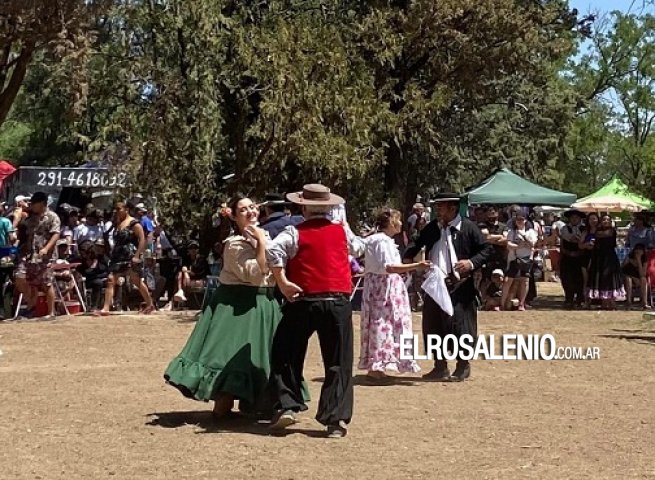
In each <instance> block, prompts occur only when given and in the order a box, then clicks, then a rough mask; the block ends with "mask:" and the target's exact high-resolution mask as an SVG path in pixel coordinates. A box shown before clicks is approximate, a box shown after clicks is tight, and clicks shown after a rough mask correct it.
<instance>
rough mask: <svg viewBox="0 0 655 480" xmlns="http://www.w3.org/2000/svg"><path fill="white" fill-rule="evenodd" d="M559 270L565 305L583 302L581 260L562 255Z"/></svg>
mask: <svg viewBox="0 0 655 480" xmlns="http://www.w3.org/2000/svg"><path fill="white" fill-rule="evenodd" d="M559 269H560V280H561V282H562V289H563V290H564V299H565V301H566V303H568V304H573V302H577V303H582V302H584V279H583V277H582V260H581V258H579V257H570V256H568V255H562V259H561V260H560V267H559Z"/></svg>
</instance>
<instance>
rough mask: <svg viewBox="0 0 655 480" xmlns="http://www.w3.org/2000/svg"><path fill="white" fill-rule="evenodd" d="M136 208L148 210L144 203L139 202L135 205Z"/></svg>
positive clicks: (143, 210)
mask: <svg viewBox="0 0 655 480" xmlns="http://www.w3.org/2000/svg"><path fill="white" fill-rule="evenodd" d="M134 209H135V210H138V211H140V212H147V211H148V209H147V208H146V205H145V204H144V203H137V204H136V205H134Z"/></svg>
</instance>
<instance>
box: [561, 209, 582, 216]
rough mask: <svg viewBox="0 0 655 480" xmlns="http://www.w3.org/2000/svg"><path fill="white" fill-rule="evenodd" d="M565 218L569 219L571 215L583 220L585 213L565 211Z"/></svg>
mask: <svg viewBox="0 0 655 480" xmlns="http://www.w3.org/2000/svg"><path fill="white" fill-rule="evenodd" d="M563 215H564V216H565V217H567V218H571V217H572V216H573V215H577V216H578V217H580V218H585V217H586V216H587V214H586V213H584V212H583V211H582V210H578V209H577V208H572V209H571V210H567V211H566V212H564V214H563Z"/></svg>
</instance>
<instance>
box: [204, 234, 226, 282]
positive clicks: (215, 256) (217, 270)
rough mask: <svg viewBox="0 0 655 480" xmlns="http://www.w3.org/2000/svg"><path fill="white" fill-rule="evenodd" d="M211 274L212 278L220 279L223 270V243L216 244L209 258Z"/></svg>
mask: <svg viewBox="0 0 655 480" xmlns="http://www.w3.org/2000/svg"><path fill="white" fill-rule="evenodd" d="M207 263H208V264H209V272H210V274H211V275H212V276H214V277H218V276H219V275H220V274H221V270H222V269H223V242H216V243H214V245H213V247H212V251H211V252H209V256H208V257H207Z"/></svg>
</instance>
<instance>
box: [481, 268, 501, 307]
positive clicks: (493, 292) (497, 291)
mask: <svg viewBox="0 0 655 480" xmlns="http://www.w3.org/2000/svg"><path fill="white" fill-rule="evenodd" d="M504 281H505V274H504V273H503V271H502V270H501V269H500V268H497V269H495V270H494V271H493V272H491V282H490V283H489V285H488V286H487V288H486V290H485V291H484V293H483V299H482V300H483V305H484V309H485V310H493V311H496V312H498V311H500V303H501V301H502V297H503V282H504Z"/></svg>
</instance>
